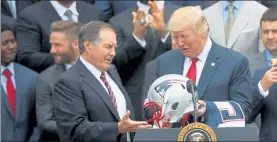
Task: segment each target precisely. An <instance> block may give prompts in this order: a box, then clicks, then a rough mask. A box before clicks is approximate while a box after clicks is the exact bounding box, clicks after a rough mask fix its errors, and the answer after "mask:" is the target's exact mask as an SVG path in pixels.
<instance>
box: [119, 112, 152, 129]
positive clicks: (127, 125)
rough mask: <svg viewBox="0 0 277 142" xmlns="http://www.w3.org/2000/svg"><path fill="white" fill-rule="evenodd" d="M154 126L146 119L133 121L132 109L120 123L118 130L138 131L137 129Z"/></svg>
mask: <svg viewBox="0 0 277 142" xmlns="http://www.w3.org/2000/svg"><path fill="white" fill-rule="evenodd" d="M148 128H152V126H151V125H149V124H148V123H147V122H146V121H133V120H131V119H130V111H127V112H126V113H125V115H124V116H123V118H122V120H121V121H120V122H119V123H118V132H119V133H126V132H136V130H137V129H148Z"/></svg>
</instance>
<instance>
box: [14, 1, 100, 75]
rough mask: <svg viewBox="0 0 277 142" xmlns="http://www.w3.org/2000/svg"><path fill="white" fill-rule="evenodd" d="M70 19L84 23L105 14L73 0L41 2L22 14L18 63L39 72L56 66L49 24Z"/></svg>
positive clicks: (17, 36)
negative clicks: (51, 50)
mask: <svg viewBox="0 0 277 142" xmlns="http://www.w3.org/2000/svg"><path fill="white" fill-rule="evenodd" d="M70 19H71V20H73V21H75V22H79V23H83V24H85V23H87V22H89V21H91V20H103V15H102V12H101V11H100V10H97V8H96V7H94V6H93V5H91V4H88V3H86V2H83V1H73V0H69V1H63V0H59V1H40V2H38V3H36V4H34V5H32V6H30V7H28V8H26V9H24V10H23V11H21V12H20V13H19V16H18V22H17V31H16V38H17V40H18V45H19V46H18V47H19V49H18V60H19V62H20V63H21V64H23V65H25V66H27V67H29V68H31V69H33V70H35V71H37V72H41V71H43V70H44V69H46V68H47V67H49V66H51V65H53V64H54V59H53V57H52V56H51V55H50V54H49V51H50V44H49V35H50V31H49V29H50V25H51V23H52V22H54V21H59V20H70Z"/></svg>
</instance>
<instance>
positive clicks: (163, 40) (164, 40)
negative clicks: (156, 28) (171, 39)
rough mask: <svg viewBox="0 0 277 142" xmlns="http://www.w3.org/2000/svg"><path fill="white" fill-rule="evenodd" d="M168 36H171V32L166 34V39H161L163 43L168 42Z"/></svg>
mask: <svg viewBox="0 0 277 142" xmlns="http://www.w3.org/2000/svg"><path fill="white" fill-rule="evenodd" d="M168 36H169V32H167V34H166V36H165V37H162V38H161V41H162V43H165V42H166V40H167V38H168Z"/></svg>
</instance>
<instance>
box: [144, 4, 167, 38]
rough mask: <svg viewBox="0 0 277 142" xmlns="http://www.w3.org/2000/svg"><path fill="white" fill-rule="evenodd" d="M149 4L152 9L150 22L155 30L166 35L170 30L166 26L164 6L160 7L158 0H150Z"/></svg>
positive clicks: (163, 35)
mask: <svg viewBox="0 0 277 142" xmlns="http://www.w3.org/2000/svg"><path fill="white" fill-rule="evenodd" d="M148 5H149V6H150V9H151V16H149V18H150V23H151V24H152V26H153V28H154V29H155V31H157V32H158V33H159V34H160V35H161V36H162V37H165V36H166V34H167V33H168V31H167V30H166V28H165V23H164V8H162V9H160V8H159V7H158V4H157V1H154V2H153V1H148Z"/></svg>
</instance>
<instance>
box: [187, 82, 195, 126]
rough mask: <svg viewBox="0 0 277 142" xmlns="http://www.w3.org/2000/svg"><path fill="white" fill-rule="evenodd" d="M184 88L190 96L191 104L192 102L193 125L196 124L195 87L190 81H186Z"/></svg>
mask: <svg viewBox="0 0 277 142" xmlns="http://www.w3.org/2000/svg"><path fill="white" fill-rule="evenodd" d="M186 87H187V91H188V92H189V93H191V94H192V102H193V107H194V110H193V113H194V117H193V120H194V123H196V122H197V115H196V112H197V92H196V86H195V84H194V83H193V81H192V80H188V81H187V84H186Z"/></svg>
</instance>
